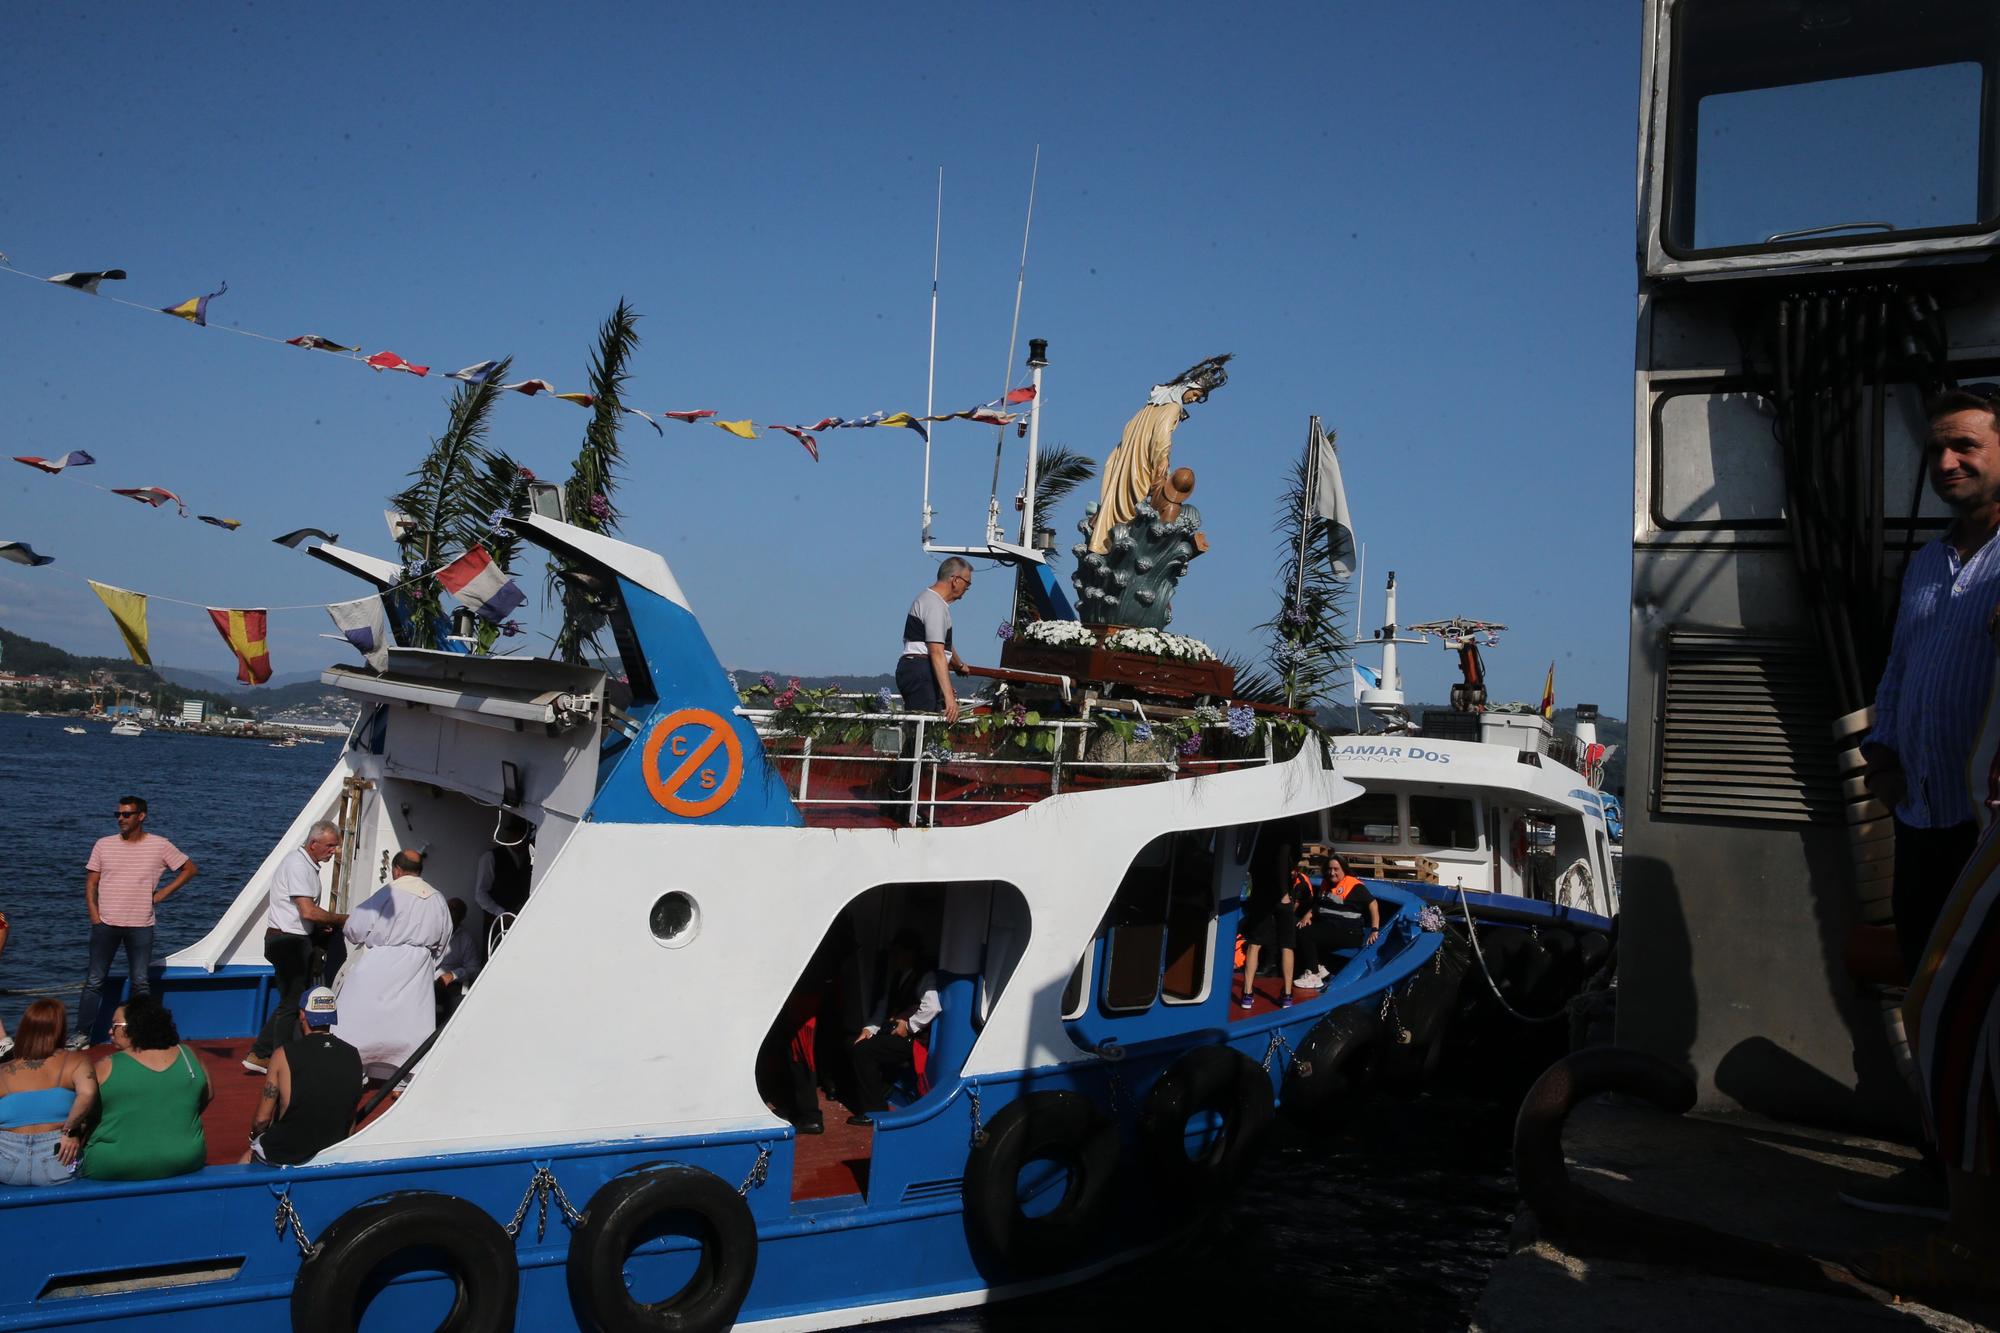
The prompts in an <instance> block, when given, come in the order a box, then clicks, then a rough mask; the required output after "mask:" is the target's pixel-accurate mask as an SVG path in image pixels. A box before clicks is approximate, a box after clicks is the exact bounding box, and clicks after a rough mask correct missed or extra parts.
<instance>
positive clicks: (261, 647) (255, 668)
mask: <svg viewBox="0 0 2000 1333" xmlns="http://www.w3.org/2000/svg"><path fill="white" fill-rule="evenodd" d="M208 618H209V619H210V620H212V621H214V622H215V628H216V629H217V631H219V632H220V633H221V635H222V641H223V642H224V643H226V644H228V645H229V651H230V652H232V653H235V654H236V679H238V680H240V681H242V682H243V683H244V684H245V685H262V684H264V683H265V682H266V681H268V680H270V679H271V648H270V645H269V644H268V643H267V642H266V633H265V619H266V617H265V614H264V612H263V610H262V609H261V608H260V609H258V610H255V611H226V610H223V609H222V608H220V607H214V606H211V607H209V608H208Z"/></svg>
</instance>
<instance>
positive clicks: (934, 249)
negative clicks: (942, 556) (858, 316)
mask: <svg viewBox="0 0 2000 1333" xmlns="http://www.w3.org/2000/svg"><path fill="white" fill-rule="evenodd" d="M943 252H944V168H943V167H939V168H938V178H937V222H936V226H935V229H934V231H933V232H932V235H931V364H930V371H929V373H928V374H927V375H925V377H924V417H925V419H926V420H928V419H929V418H930V417H932V416H933V415H935V414H936V412H937V405H936V396H937V307H938V258H939V256H940V255H942V254H943ZM1008 359H1009V360H1012V356H1011V354H1010V356H1009V358H1008ZM930 544H931V437H930V435H929V434H928V433H926V434H925V436H924V549H926V550H929V549H930Z"/></svg>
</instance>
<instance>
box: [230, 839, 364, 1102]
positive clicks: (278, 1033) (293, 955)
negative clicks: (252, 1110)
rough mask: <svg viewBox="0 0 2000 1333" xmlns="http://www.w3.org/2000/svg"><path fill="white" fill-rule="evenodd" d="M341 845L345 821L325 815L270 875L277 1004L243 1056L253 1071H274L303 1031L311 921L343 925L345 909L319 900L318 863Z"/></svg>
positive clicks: (267, 935)
mask: <svg viewBox="0 0 2000 1333" xmlns="http://www.w3.org/2000/svg"><path fill="white" fill-rule="evenodd" d="M339 845H340V826H339V825H337V824H335V823H333V822H332V821H330V820H325V819H322V820H320V821H319V822H318V823H317V824H314V825H313V826H312V827H311V828H310V829H308V830H307V831H306V840H305V842H304V844H302V845H301V846H298V847H294V848H292V850H291V851H289V852H287V853H286V854H285V859H284V860H282V861H280V862H278V869H277V873H275V874H274V875H272V876H271V909H270V915H269V916H267V917H266V918H265V922H264V958H265V960H266V961H268V962H269V963H270V964H271V969H272V970H273V971H274V972H276V973H277V974H278V983H277V984H278V1007H277V1008H276V1009H275V1010H273V1011H272V1013H271V1019H270V1021H269V1022H267V1023H265V1024H264V1030H263V1032H261V1033H260V1034H258V1037H257V1041H256V1044H255V1045H253V1046H252V1047H251V1048H250V1054H249V1056H248V1057H247V1058H245V1060H244V1061H243V1067H244V1068H245V1069H247V1070H249V1071H250V1072H251V1073H253V1074H263V1073H268V1072H269V1066H270V1060H271V1052H272V1051H275V1050H276V1049H277V1048H278V1047H279V1046H281V1045H283V1044H284V1043H286V1042H289V1041H290V1040H291V1039H292V1038H293V1036H295V1035H296V1034H297V1032H298V1030H299V997H300V996H301V995H304V994H305V993H306V982H307V981H308V980H309V979H310V977H311V976H312V936H311V935H310V934H309V933H308V931H307V923H311V924H312V925H316V926H341V925H345V924H346V923H347V915H346V913H344V912H329V911H327V910H326V909H325V908H324V907H321V906H320V905H319V893H320V881H319V868H320V867H321V866H323V865H325V864H326V863H327V862H328V861H331V860H332V859H333V850H334V848H336V847H338V846H339Z"/></svg>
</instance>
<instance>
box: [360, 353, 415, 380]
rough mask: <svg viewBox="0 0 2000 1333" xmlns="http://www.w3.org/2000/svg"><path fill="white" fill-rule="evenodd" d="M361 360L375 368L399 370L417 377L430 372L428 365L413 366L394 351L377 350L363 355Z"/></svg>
mask: <svg viewBox="0 0 2000 1333" xmlns="http://www.w3.org/2000/svg"><path fill="white" fill-rule="evenodd" d="M362 360H363V361H365V362H367V363H368V364H369V365H371V366H373V367H375V369H377V370H400V371H403V372H404V373H405V374H410V375H415V376H417V377H418V378H419V379H421V378H423V377H424V376H425V375H428V374H430V373H431V368H430V367H429V366H413V365H411V364H410V363H409V362H407V361H405V360H403V358H402V357H400V356H397V355H396V354H395V353H394V352H377V353H375V355H373V356H367V357H363V358H362Z"/></svg>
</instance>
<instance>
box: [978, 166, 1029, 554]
mask: <svg viewBox="0 0 2000 1333" xmlns="http://www.w3.org/2000/svg"><path fill="white" fill-rule="evenodd" d="M1041 175H1042V146H1041V145H1040V144H1036V145H1035V165H1034V166H1033V167H1032V168H1030V169H1029V171H1028V218H1027V221H1025V222H1023V223H1022V224H1021V271H1020V272H1019V273H1018V274H1017V275H1016V276H1015V278H1014V326H1013V327H1012V328H1011V329H1009V330H1008V332H1007V361H1006V370H1005V373H1004V374H1002V375H1001V376H1000V396H1001V397H1002V398H1005V397H1006V396H1007V384H1008V381H1010V380H1011V379H1012V378H1013V376H1014V343H1015V341H1016V340H1017V339H1018V338H1019V337H1020V336H1021V293H1022V291H1024V290H1025V289H1026V288H1027V285H1028V233H1029V231H1030V230H1031V229H1032V228H1033V227H1034V225H1035V184H1036V182H1037V181H1039V180H1040V179H1041ZM1006 443H1007V428H1006V427H1005V426H1002V427H1000V430H999V433H998V434H997V435H995V436H994V438H993V492H992V494H991V495H990V496H988V497H987V501H986V544H987V545H989V546H991V545H992V544H993V543H994V542H997V541H999V540H1000V450H1001V448H1002V447H1003V446H1004V445H1005V444H1006Z"/></svg>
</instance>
